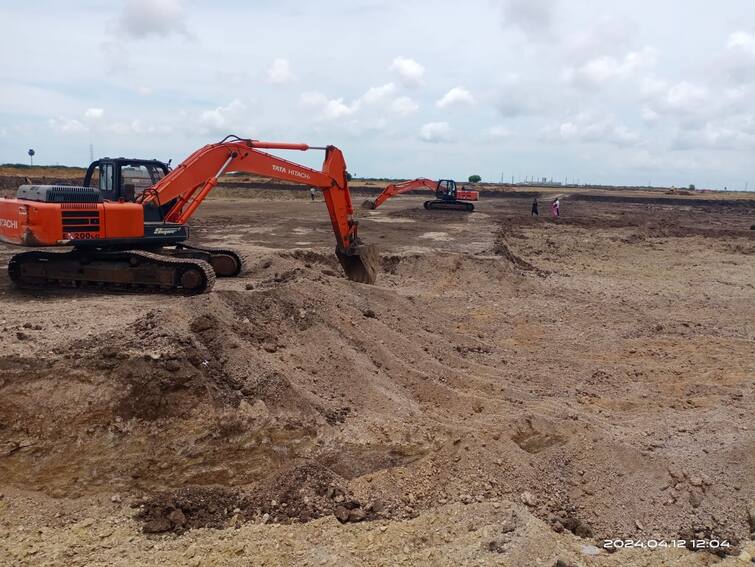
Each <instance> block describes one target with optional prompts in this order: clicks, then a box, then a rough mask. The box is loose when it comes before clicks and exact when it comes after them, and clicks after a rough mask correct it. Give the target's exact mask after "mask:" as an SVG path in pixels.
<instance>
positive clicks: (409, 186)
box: [363, 177, 480, 212]
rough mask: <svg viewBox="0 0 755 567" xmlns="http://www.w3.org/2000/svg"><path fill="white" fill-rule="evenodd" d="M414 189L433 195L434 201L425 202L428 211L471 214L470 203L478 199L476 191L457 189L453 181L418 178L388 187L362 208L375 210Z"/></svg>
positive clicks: (478, 194)
mask: <svg viewBox="0 0 755 567" xmlns="http://www.w3.org/2000/svg"><path fill="white" fill-rule="evenodd" d="M414 189H429V190H430V191H432V192H434V193H435V200H434V201H425V208H426V209H428V210H431V209H442V210H453V211H468V212H471V211H474V204H473V203H472V201H477V200H479V198H480V193H479V192H478V191H472V190H469V189H465V188H464V187H462V188H461V189H459V188H458V187H457V186H456V181H454V180H453V179H441V180H440V181H433V180H432V179H426V178H424V177H420V178H418V179H413V180H412V181H404V182H403V183H395V184H391V185H388V187H386V188H385V189H384V190H383V192H382V193H380V195H378V196H377V198H376V199H375V200H374V201H372V200H367V201H365V202H364V203H363V206H365V207H366V208H368V209H377V208H378V207H379V206H380V205H382V204H383V203H384V202H385V201H387V200H388V199H390V198H391V197H393V196H395V195H400V194H401V193H406V192H407V191H412V190H414Z"/></svg>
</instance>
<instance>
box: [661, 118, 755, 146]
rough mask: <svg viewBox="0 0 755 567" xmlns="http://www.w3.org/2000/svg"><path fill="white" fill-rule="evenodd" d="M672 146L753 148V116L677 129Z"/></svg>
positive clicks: (754, 135)
mask: <svg viewBox="0 0 755 567" xmlns="http://www.w3.org/2000/svg"><path fill="white" fill-rule="evenodd" d="M672 147H673V148H674V149H677V150H690V149H714V150H736V151H746V150H753V149H755V117H753V115H750V116H747V117H737V118H732V119H724V120H717V121H711V122H707V123H706V124H705V125H703V126H702V127H700V128H694V129H686V130H679V131H677V133H676V135H675V137H674V139H673V142H672Z"/></svg>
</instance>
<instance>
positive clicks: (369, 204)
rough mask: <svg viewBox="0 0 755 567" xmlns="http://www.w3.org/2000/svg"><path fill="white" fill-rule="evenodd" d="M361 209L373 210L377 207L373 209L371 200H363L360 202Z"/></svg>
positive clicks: (373, 204)
mask: <svg viewBox="0 0 755 567" xmlns="http://www.w3.org/2000/svg"><path fill="white" fill-rule="evenodd" d="M362 208H363V209H375V208H377V207H375V201H373V200H372V199H365V200H364V201H362Z"/></svg>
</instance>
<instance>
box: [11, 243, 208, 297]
mask: <svg viewBox="0 0 755 567" xmlns="http://www.w3.org/2000/svg"><path fill="white" fill-rule="evenodd" d="M8 274H9V275H10V278H11V280H12V281H13V283H14V284H15V285H17V286H18V287H20V288H24V289H59V288H83V289H92V290H102V291H109V292H113V291H116V292H132V293H134V292H136V293H179V294H184V295H197V294H200V293H206V292H208V291H210V290H211V289H212V286H213V285H214V284H215V272H214V270H213V269H212V266H210V265H209V264H208V263H207V262H205V261H203V260H196V259H186V258H174V257H171V256H164V255H162V254H154V253H152V252H145V251H143V250H118V251H113V250H106V251H102V250H79V249H74V250H71V251H69V252H45V251H31V252H23V253H21V254H16V255H15V256H13V257H12V258H11V259H10V262H8Z"/></svg>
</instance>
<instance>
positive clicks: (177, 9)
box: [118, 0, 188, 38]
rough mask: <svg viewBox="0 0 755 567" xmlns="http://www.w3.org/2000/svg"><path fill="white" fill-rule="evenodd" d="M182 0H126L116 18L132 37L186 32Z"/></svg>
mask: <svg viewBox="0 0 755 567" xmlns="http://www.w3.org/2000/svg"><path fill="white" fill-rule="evenodd" d="M185 20H186V13H185V12H184V6H183V1H182V0H126V3H125V5H124V7H123V12H122V13H121V16H120V19H119V20H118V23H119V26H120V28H121V29H122V30H123V31H124V32H125V33H126V35H129V36H131V37H134V38H145V37H149V36H163V37H164V36H168V35H170V34H172V33H180V34H187V33H188V32H187V28H186V21H185Z"/></svg>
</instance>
